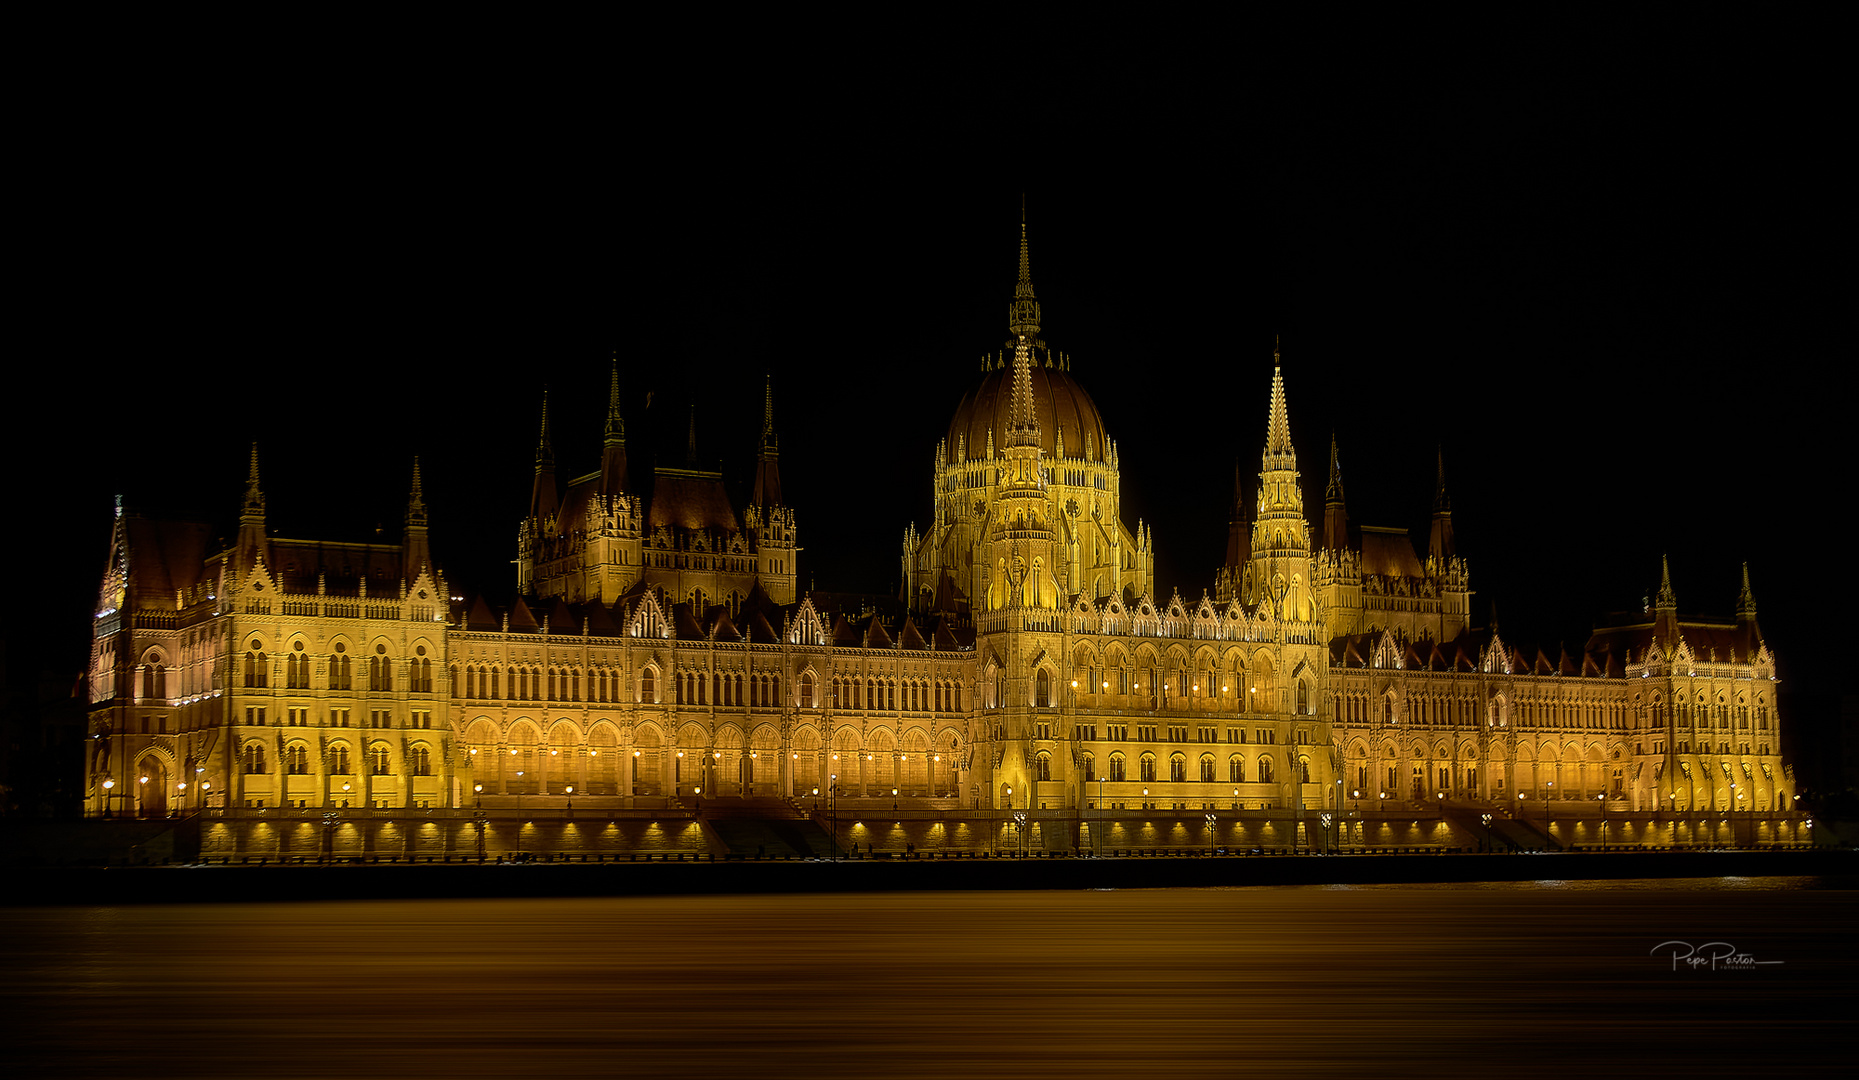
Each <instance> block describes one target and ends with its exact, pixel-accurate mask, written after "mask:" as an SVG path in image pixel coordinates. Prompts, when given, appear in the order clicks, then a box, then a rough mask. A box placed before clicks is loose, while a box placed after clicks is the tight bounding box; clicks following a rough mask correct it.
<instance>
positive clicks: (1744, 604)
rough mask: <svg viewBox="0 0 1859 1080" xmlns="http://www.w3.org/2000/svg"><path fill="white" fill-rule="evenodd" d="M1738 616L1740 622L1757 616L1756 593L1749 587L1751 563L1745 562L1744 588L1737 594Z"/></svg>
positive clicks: (1751, 619) (1753, 619)
mask: <svg viewBox="0 0 1859 1080" xmlns="http://www.w3.org/2000/svg"><path fill="white" fill-rule="evenodd" d="M1736 618H1737V621H1738V622H1741V621H1743V620H1744V619H1748V620H1750V621H1751V622H1754V621H1755V618H1756V594H1755V593H1754V592H1752V591H1751V590H1750V588H1749V564H1748V563H1744V564H1743V588H1742V589H1741V590H1740V591H1738V592H1737V594H1736Z"/></svg>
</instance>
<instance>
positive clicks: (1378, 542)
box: [1362, 525, 1426, 578]
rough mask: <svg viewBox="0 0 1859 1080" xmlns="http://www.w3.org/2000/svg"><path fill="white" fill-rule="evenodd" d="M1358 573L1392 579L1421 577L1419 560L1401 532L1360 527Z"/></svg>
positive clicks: (1398, 530)
mask: <svg viewBox="0 0 1859 1080" xmlns="http://www.w3.org/2000/svg"><path fill="white" fill-rule="evenodd" d="M1362 572H1363V573H1364V574H1383V575H1389V576H1393V577H1414V578H1417V577H1425V576H1426V570H1425V569H1423V568H1422V567H1421V565H1420V556H1419V555H1418V554H1416V553H1415V552H1414V542H1413V540H1412V539H1411V538H1409V537H1408V535H1407V530H1405V529H1382V528H1376V527H1375V526H1373V525H1364V526H1363V527H1362Z"/></svg>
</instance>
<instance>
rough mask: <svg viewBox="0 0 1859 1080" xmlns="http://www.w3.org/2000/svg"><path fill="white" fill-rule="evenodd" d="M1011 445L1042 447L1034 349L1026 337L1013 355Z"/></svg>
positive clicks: (1010, 407)
mask: <svg viewBox="0 0 1859 1080" xmlns="http://www.w3.org/2000/svg"><path fill="white" fill-rule="evenodd" d="M1007 445H1008V446H1038V445H1039V414H1038V413H1037V412H1036V411H1035V410H1034V408H1033V361H1032V348H1031V346H1029V345H1028V344H1027V340H1026V336H1025V335H1021V337H1020V344H1019V346H1018V347H1017V348H1015V349H1014V353H1013V398H1012V400H1011V402H1010V403H1009V405H1008V408H1007Z"/></svg>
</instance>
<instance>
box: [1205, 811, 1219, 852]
mask: <svg viewBox="0 0 1859 1080" xmlns="http://www.w3.org/2000/svg"><path fill="white" fill-rule="evenodd" d="M1216 820H1218V819H1217V818H1215V817H1214V815H1212V814H1208V815H1207V857H1208V858H1210V859H1211V858H1213V857H1214V822H1215V821H1216Z"/></svg>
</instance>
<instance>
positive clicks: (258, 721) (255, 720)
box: [245, 705, 265, 727]
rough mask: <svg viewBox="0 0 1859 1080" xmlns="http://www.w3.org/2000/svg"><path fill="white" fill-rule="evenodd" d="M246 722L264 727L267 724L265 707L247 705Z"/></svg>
mask: <svg viewBox="0 0 1859 1080" xmlns="http://www.w3.org/2000/svg"><path fill="white" fill-rule="evenodd" d="M245 722H246V723H247V724H250V725H251V726H253V727H264V726H265V707H264V706H263V705H248V706H246V708H245Z"/></svg>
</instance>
